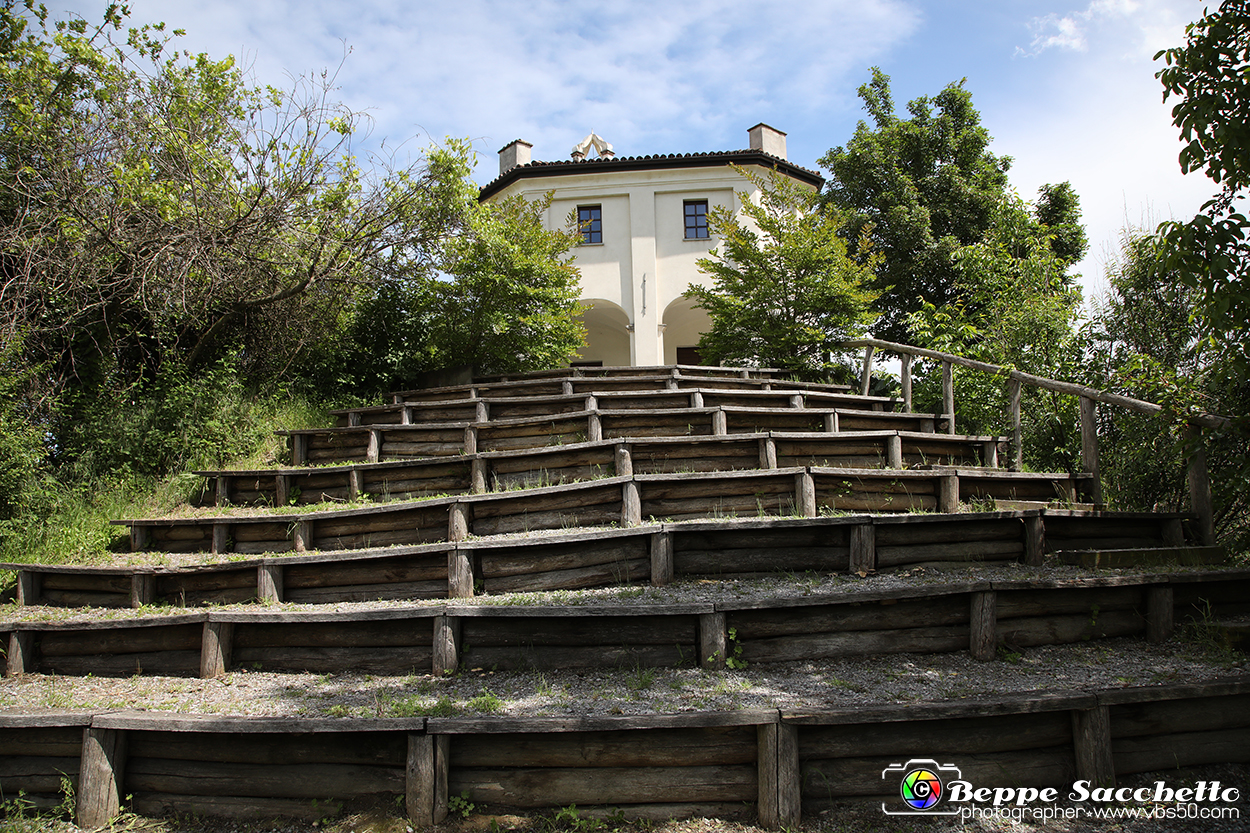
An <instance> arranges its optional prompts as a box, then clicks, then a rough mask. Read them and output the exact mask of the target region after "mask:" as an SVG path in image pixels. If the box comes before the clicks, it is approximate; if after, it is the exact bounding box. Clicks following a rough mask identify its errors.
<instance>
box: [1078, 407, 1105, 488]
mask: <svg viewBox="0 0 1250 833" xmlns="http://www.w3.org/2000/svg"><path fill="white" fill-rule="evenodd" d="M1081 468H1082V469H1084V470H1085V471H1087V472H1089V474H1090V477H1092V478H1093V479H1092V480H1090V485H1089V497H1090V502H1092V503H1093V504H1094V508H1096V509H1100V508H1102V477H1101V476H1100V475H1099V472H1098V403H1097V402H1095V401H1094V400H1092V399H1090V398H1088V397H1085V396H1082V397H1081Z"/></svg>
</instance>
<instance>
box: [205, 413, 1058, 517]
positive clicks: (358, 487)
mask: <svg viewBox="0 0 1250 833" xmlns="http://www.w3.org/2000/svg"><path fill="white" fill-rule="evenodd" d="M998 443H999V438H997V437H973V436H955V435H949V434H926V433H918V432H909V431H847V432H842V433H837V434H826V433H786V432H779V431H773V432H767V433H749V434H727V435H713V436H701V437H685V436H683V437H653V438H648V439H616V440H600V441H597V442H585V443H572V444H567V445H559V446H545V447H541V448H528V449H520V450H516V451H504V452H498V451H496V452H477V453H474V454H465V455H461V456H457V457H438V458H433V459H413V460H401V461H392V462H384V463H357V464H350V465H343V466H319V467H315V468H309V467H298V468H282V469H261V470H254V471H240V470H232V471H203V472H196V474H199V475H200V476H202V477H206V478H208V479H209V488H208V489H207V490H206V491H205V493H204V495H203V497H202V498H201V500H200V501H199V503H200V504H201V505H218V506H225V505H227V504H233V505H242V506H287V505H298V504H311V503H322V502H327V501H353V500H358V499H361V498H362V497H365V496H372V497H377V498H380V499H383V500H404V499H414V498H420V497H428V496H432V495H445V494H468V493H472V494H480V493H482V492H486V491H498V490H500V489H516V488H531V487H535V486H551V485H556V484H560V483H570V482H577V481H583V480H592V479H595V478H600V477H605V476H612V475H618V474H624V473H628V471H632V472H634V473H636V474H660V473H677V472H695V471H732V470H742V469H757V468H758V469H770V468H778V467H781V468H789V467H794V466H825V467H830V466H831V467H838V468H884V467H889V468H895V469H897V468H903V467H921V466H930V465H942V466H960V467H964V468H965V469H971V468H978V467H981V466H982V465H984V466H988V467H991V468H993V467H994V466H995V465H996V463H997V460H998V454H997V451H998ZM379 447H380V446H379ZM965 476H966V477H973V476H974V475H973V473H972V472H970V471H969V472H968V473H967V474H966V475H965ZM1052 496H1053V490H1052Z"/></svg>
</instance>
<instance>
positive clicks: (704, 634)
mask: <svg viewBox="0 0 1250 833" xmlns="http://www.w3.org/2000/svg"><path fill="white" fill-rule="evenodd" d="M728 649H729V635H728V633H727V632H726V630H725V614H724V613H700V614H699V667H700V668H703V669H705V670H708V671H719V670H721V669H723V668H724V667H725V657H726V653H725V652H726V651H727V650H728Z"/></svg>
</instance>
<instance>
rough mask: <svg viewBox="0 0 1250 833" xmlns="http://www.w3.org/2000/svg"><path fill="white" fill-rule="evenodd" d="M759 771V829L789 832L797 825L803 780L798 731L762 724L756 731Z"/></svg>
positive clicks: (800, 807) (782, 726) (787, 725)
mask: <svg viewBox="0 0 1250 833" xmlns="http://www.w3.org/2000/svg"><path fill="white" fill-rule="evenodd" d="M755 738H756V753H755V754H756V765H757V766H758V768H759V772H758V782H759V805H758V807H759V825H760V827H766V828H773V829H776V828H785V829H790V828H793V827H795V826H797V825H798V823H799V820H800V814H801V810H802V806H801V804H802V803H801V800H800V799H801V787H802V776H801V774H800V770H799V739H798V727H796V726H794V725H792V724H790V723H782V722H777V723H764V724H762V725H760V726H757V727H755Z"/></svg>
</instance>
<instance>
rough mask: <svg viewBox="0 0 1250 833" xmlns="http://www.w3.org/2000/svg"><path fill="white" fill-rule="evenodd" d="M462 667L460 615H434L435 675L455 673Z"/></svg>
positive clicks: (442, 675) (443, 675)
mask: <svg viewBox="0 0 1250 833" xmlns="http://www.w3.org/2000/svg"><path fill="white" fill-rule="evenodd" d="M459 667H460V617H459V616H435V617H434V668H433V671H434V675H435V676H436V677H445V676H447V675H448V674H455V673H456V669H457V668H459Z"/></svg>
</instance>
